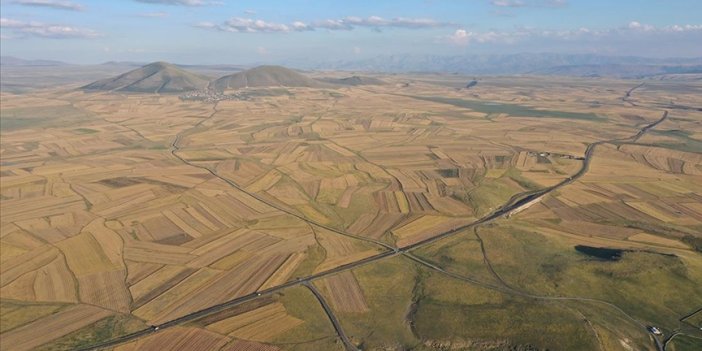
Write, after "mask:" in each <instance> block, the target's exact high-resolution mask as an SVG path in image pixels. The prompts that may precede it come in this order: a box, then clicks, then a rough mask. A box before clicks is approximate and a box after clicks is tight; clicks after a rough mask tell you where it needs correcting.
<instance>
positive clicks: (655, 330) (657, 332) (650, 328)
mask: <svg viewBox="0 0 702 351" xmlns="http://www.w3.org/2000/svg"><path fill="white" fill-rule="evenodd" d="M646 329H648V331H649V332H651V334H653V335H663V332H662V331H661V330H660V329H658V328H657V327H654V326H652V325H650V326H648V327H647V328H646Z"/></svg>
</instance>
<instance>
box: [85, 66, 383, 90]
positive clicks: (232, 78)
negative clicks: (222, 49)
mask: <svg viewBox="0 0 702 351" xmlns="http://www.w3.org/2000/svg"><path fill="white" fill-rule="evenodd" d="M116 64H117V65H119V66H120V67H122V66H124V65H125V64H124V63H116ZM181 67H183V66H176V65H173V64H170V63H167V62H153V63H150V64H148V65H145V66H142V67H139V68H136V69H133V70H130V71H129V72H126V73H122V74H120V75H117V76H114V77H109V78H104V79H100V80H97V81H95V82H93V83H90V84H88V85H84V86H82V87H81V89H83V90H86V91H120V92H132V93H182V92H188V91H195V90H200V91H202V90H206V89H209V90H213V91H220V92H223V91H226V90H236V89H246V88H270V87H305V88H334V87H339V86H341V85H367V84H383V82H382V81H381V80H379V79H376V78H371V77H361V76H352V77H346V78H321V79H314V78H310V77H308V76H306V75H304V74H302V73H300V72H297V71H295V70H292V69H289V68H285V67H282V66H271V65H265V66H258V67H254V68H251V69H247V70H244V71H240V72H236V73H233V74H228V75H225V76H223V77H221V78H218V79H214V80H211V79H210V78H208V77H206V76H203V75H200V74H196V73H193V72H189V71H187V70H185V69H183V68H181Z"/></svg>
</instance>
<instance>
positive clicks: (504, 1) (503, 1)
mask: <svg viewBox="0 0 702 351" xmlns="http://www.w3.org/2000/svg"><path fill="white" fill-rule="evenodd" d="M490 3H491V4H493V5H495V6H499V7H524V6H526V4H525V3H524V1H521V0H491V1H490Z"/></svg>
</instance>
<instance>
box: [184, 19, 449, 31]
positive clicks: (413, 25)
mask: <svg viewBox="0 0 702 351" xmlns="http://www.w3.org/2000/svg"><path fill="white" fill-rule="evenodd" d="M449 25H451V24H450V23H447V22H439V21H436V20H433V19H429V18H407V17H396V18H392V19H385V18H382V17H378V16H370V17H366V18H362V17H344V18H342V19H327V20H321V21H314V22H309V23H306V22H302V21H294V22H292V23H287V24H285V23H275V22H266V21H264V20H260V19H252V18H242V17H233V18H230V19H229V20H227V21H225V22H224V23H221V24H218V23H213V22H200V23H198V24H196V25H195V27H198V28H202V29H212V30H219V31H223V32H235V33H287V32H304V31H314V30H317V29H326V30H354V29H356V28H372V29H376V30H380V29H383V28H406V29H421V28H437V27H445V26H449Z"/></svg>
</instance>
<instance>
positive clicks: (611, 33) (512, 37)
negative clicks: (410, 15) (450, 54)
mask: <svg viewBox="0 0 702 351" xmlns="http://www.w3.org/2000/svg"><path fill="white" fill-rule="evenodd" d="M683 32H702V25H695V24H686V25H677V24H676V25H670V26H666V27H656V26H653V25H649V24H642V23H640V22H637V21H632V22H630V23H629V24H628V25H626V26H622V27H619V28H610V29H590V28H586V27H581V28H577V29H570V30H558V31H554V30H544V29H537V28H520V29H516V30H512V31H484V32H478V31H476V32H472V31H468V30H466V29H463V28H460V29H457V30H456V31H454V32H453V33H452V34H450V35H447V36H445V37H444V38H443V40H444V41H447V42H449V43H452V44H456V45H469V44H472V43H478V44H480V43H506V44H510V43H515V42H518V41H522V40H527V39H535V38H550V39H560V40H573V39H582V38H587V37H593V38H594V37H598V38H603V37H610V38H614V37H627V36H631V35H632V34H636V33H639V34H648V35H656V34H658V35H660V34H675V33H683Z"/></svg>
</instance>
